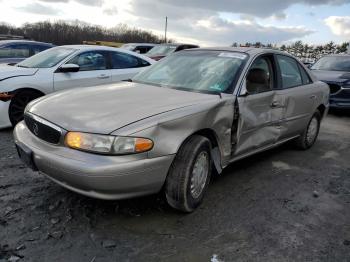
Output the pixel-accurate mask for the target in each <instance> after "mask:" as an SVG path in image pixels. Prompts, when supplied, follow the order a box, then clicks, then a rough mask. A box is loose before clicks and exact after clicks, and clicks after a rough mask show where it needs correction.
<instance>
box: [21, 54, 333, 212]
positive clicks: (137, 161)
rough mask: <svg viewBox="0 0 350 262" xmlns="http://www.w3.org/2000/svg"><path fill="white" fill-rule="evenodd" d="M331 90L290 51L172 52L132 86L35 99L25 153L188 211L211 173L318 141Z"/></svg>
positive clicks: (73, 175)
mask: <svg viewBox="0 0 350 262" xmlns="http://www.w3.org/2000/svg"><path fill="white" fill-rule="evenodd" d="M328 96H329V90H328V86H327V85H326V84H325V83H322V82H319V81H317V80H316V79H315V78H314V77H313V76H312V75H310V74H309V72H308V70H307V69H306V68H305V67H304V66H303V65H302V64H301V63H300V62H298V61H297V60H296V59H294V58H293V57H291V56H289V55H287V54H285V53H281V52H278V51H273V50H264V49H250V48H212V49H193V50H186V51H182V52H178V53H174V54H173V55H170V56H169V57H167V58H165V59H164V60H162V61H161V62H158V63H156V64H154V65H152V66H151V67H150V68H148V69H145V70H144V71H142V72H141V73H139V74H138V75H137V76H136V77H134V78H133V81H132V82H124V83H120V84H113V85H106V86H99V87H90V88H84V89H79V88H77V89H74V90H70V91H66V92H58V93H55V94H52V95H48V96H46V97H44V98H40V99H38V100H36V101H33V102H31V103H30V104H29V105H28V106H27V108H26V112H25V121H23V122H21V123H19V124H18V125H17V126H16V128H15V130H14V136H15V142H16V145H17V149H18V152H19V155H20V157H21V159H22V160H23V161H24V162H25V163H27V165H28V166H30V167H31V168H33V169H34V170H39V171H40V172H41V173H43V174H44V175H46V176H47V177H49V178H50V179H52V180H53V181H54V182H56V183H58V184H59V185H61V186H63V187H65V188H68V189H70V190H73V191H75V192H78V193H81V194H84V195H87V196H90V197H95V198H101V199H122V198H130V197H136V196H141V195H146V194H152V193H156V192H158V191H160V190H162V189H163V190H164V191H165V195H166V199H167V201H168V203H169V204H170V205H171V206H172V207H174V208H177V209H180V210H183V211H185V212H191V211H193V210H194V209H195V208H197V207H198V206H199V205H200V203H201V202H202V199H203V197H204V194H205V191H206V189H207V187H208V184H209V181H210V176H211V174H212V172H215V173H221V171H222V169H223V168H225V167H226V166H227V165H229V164H230V163H232V162H234V161H237V160H239V159H242V158H245V157H248V156H250V155H252V154H255V153H258V152H261V151H264V150H267V149H270V148H272V147H275V146H278V145H280V144H282V143H284V142H286V141H289V140H295V142H296V144H297V145H298V146H299V147H300V148H302V149H308V148H310V147H311V146H312V145H313V144H314V142H315V141H316V138H317V135H318V131H319V127H320V122H321V119H322V118H323V116H324V115H325V114H326V113H327V109H328Z"/></svg>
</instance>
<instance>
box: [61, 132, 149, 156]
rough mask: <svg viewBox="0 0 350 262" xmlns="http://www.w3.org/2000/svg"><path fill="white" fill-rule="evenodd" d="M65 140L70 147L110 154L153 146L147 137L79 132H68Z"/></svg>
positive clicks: (130, 151)
mask: <svg viewBox="0 0 350 262" xmlns="http://www.w3.org/2000/svg"><path fill="white" fill-rule="evenodd" d="M65 142H66V145H67V146H68V147H70V148H74V149H78V150H83V151H88V152H94V153H100V154H111V155H124V154H135V153H142V152H146V151H149V150H151V149H152V148H153V141H152V140H150V139H147V138H141V137H123V136H109V135H96V134H89V133H81V132H68V133H67V135H66V138H65Z"/></svg>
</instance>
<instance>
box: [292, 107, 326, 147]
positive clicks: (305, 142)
mask: <svg viewBox="0 0 350 262" xmlns="http://www.w3.org/2000/svg"><path fill="white" fill-rule="evenodd" d="M320 125H321V113H320V111H318V110H317V111H316V112H315V113H314V114H313V116H312V117H311V119H310V121H309V123H308V125H307V127H306V128H305V130H304V132H303V133H302V134H301V135H300V137H298V138H297V140H296V141H295V142H296V146H297V147H298V148H299V149H301V150H307V149H309V148H311V147H312V146H313V145H314V144H315V141H316V139H317V136H318V133H319V131H320ZM310 132H311V133H310Z"/></svg>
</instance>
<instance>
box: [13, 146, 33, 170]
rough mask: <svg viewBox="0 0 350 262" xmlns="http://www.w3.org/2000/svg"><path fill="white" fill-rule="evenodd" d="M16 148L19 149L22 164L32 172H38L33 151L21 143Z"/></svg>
mask: <svg viewBox="0 0 350 262" xmlns="http://www.w3.org/2000/svg"><path fill="white" fill-rule="evenodd" d="M16 148H17V153H18V156H19V158H20V159H21V160H22V162H23V163H24V164H26V165H27V166H28V167H29V168H31V169H32V170H34V171H38V168H37V167H36V165H35V163H34V160H33V151H32V150H31V149H30V148H29V147H27V146H26V145H24V144H22V143H20V142H17V143H16Z"/></svg>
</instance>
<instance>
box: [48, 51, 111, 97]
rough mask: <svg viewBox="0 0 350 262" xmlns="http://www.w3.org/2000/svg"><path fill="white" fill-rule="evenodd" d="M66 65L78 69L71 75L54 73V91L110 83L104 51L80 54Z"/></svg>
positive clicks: (106, 56)
mask: <svg viewBox="0 0 350 262" xmlns="http://www.w3.org/2000/svg"><path fill="white" fill-rule="evenodd" d="M66 64H76V65H79V67H80V69H79V71H78V72H71V73H63V72H55V73H54V89H55V91H58V90H63V89H67V88H72V87H87V86H97V85H103V84H108V83H111V81H112V76H111V70H110V69H109V60H108V55H107V53H106V52H105V51H86V52H82V53H80V54H78V55H76V56H75V57H73V58H72V59H70V60H69V61H68V62H66Z"/></svg>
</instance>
